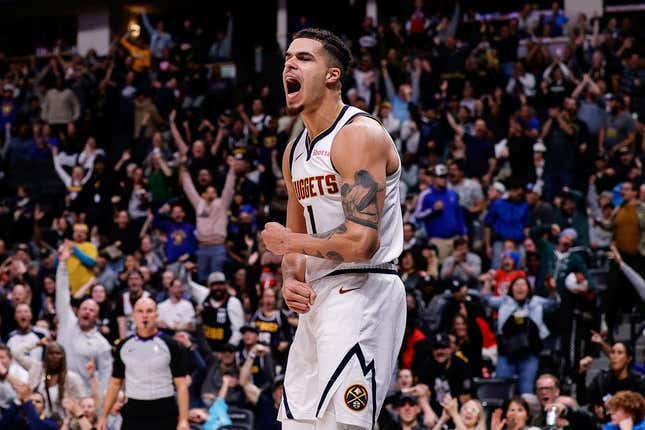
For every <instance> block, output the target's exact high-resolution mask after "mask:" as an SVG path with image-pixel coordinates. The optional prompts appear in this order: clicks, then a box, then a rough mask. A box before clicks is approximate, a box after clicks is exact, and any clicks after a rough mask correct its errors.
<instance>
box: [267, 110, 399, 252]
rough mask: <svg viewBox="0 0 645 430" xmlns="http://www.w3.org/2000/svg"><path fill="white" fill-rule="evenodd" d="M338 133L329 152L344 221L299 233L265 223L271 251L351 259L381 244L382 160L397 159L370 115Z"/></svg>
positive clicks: (383, 182) (383, 186)
mask: <svg viewBox="0 0 645 430" xmlns="http://www.w3.org/2000/svg"><path fill="white" fill-rule="evenodd" d="M337 139H338V143H336V144H335V145H334V148H333V150H332V157H333V159H334V160H333V163H334V165H335V166H336V168H337V171H338V173H339V175H340V177H341V182H342V184H341V187H340V194H341V195H340V197H341V204H342V208H343V214H344V218H345V220H344V222H343V223H342V224H340V225H338V226H336V227H334V228H332V229H331V230H329V231H326V232H322V233H318V234H316V235H307V234H299V233H296V232H295V231H289V230H288V229H285V228H284V227H283V226H280V225H279V224H275V223H269V224H267V228H266V230H265V232H263V238H264V241H265V244H266V245H267V247H268V248H269V249H270V250H271V251H273V252H275V253H278V254H288V253H293V252H295V253H299V254H306V255H309V256H312V257H318V258H325V259H328V260H332V261H336V262H354V261H366V260H369V259H371V258H372V257H373V256H374V254H375V253H376V251H377V250H378V249H379V248H380V238H379V224H380V222H381V212H382V210H383V205H384V200H385V182H386V170H387V164H388V162H389V160H391V159H392V158H395V159H396V154H395V153H393V152H392V151H393V146H392V142H391V139H390V138H389V136H387V133H386V132H385V131H384V130H383V128H382V127H380V126H378V125H377V124H376V123H374V122H373V121H369V120H366V122H363V123H361V124H355V123H352V124H350V125H347V126H345V127H343V130H342V131H341V133H339V135H338V137H337ZM356 154H360V156H357V155H356ZM392 154H394V156H392ZM395 161H398V160H395ZM290 200H291V196H290ZM303 218H304V217H303Z"/></svg>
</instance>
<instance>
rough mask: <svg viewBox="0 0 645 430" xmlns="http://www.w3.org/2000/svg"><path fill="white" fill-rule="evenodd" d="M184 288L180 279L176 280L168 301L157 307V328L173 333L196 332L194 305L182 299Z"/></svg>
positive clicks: (169, 292)
mask: <svg viewBox="0 0 645 430" xmlns="http://www.w3.org/2000/svg"><path fill="white" fill-rule="evenodd" d="M183 294H184V286H183V285H182V282H181V280H180V279H175V280H173V281H172V283H171V284H170V288H168V299H166V300H164V301H163V302H161V303H159V306H158V307H157V314H158V315H159V318H158V319H157V327H159V328H160V329H169V330H173V331H189V332H192V331H194V330H195V309H194V308H193V305H192V303H190V302H189V301H188V300H186V299H182V296H183Z"/></svg>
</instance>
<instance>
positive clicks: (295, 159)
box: [293, 152, 304, 161]
mask: <svg viewBox="0 0 645 430" xmlns="http://www.w3.org/2000/svg"><path fill="white" fill-rule="evenodd" d="M303 154H304V152H301V153H300V155H298V156H297V157H296V158H295V159H294V160H293V161H296V160H297V159H298V158H300V157H302V155H303Z"/></svg>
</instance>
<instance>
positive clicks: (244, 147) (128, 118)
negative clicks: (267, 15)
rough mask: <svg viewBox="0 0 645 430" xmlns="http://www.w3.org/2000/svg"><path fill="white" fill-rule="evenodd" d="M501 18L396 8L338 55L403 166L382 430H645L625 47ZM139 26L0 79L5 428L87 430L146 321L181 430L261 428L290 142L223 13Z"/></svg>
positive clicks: (599, 32)
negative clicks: (398, 281)
mask: <svg viewBox="0 0 645 430" xmlns="http://www.w3.org/2000/svg"><path fill="white" fill-rule="evenodd" d="M512 8H514V9H515V10H513V9H511V10H509V13H508V14H499V13H498V14H483V13H478V12H479V11H478V10H477V7H476V5H471V4H470V3H469V4H462V3H460V2H459V1H457V2H451V3H450V4H443V3H441V4H434V2H433V4H431V3H430V2H426V3H424V1H423V0H415V1H414V2H402V4H401V5H400V6H399V7H394V6H392V5H389V6H388V8H386V9H387V10H386V13H387V14H388V15H385V16H383V17H382V19H380V20H375V19H374V18H372V17H370V16H360V14H358V16H356V17H354V18H355V19H354V20H353V21H352V22H348V23H347V24H345V22H346V21H351V20H348V19H343V20H341V22H342V23H343V25H345V27H342V26H341V25H339V24H337V25H336V27H339V28H333V29H334V30H335V31H336V32H337V33H338V34H339V35H341V36H342V37H343V38H344V39H345V40H346V42H347V44H348V45H349V46H350V47H351V49H352V52H353V55H354V61H353V63H352V66H351V70H350V71H349V73H348V74H347V76H345V78H344V81H343V86H342V91H343V100H344V101H345V103H347V104H349V105H352V106H357V107H359V108H361V109H364V110H366V111H368V112H370V113H372V114H373V115H374V116H375V117H377V118H378V119H379V120H380V121H381V122H382V123H383V126H384V127H385V128H386V129H387V131H388V132H389V133H390V135H391V136H392V139H393V140H394V142H395V144H396V146H397V148H398V150H399V153H400V156H401V160H402V165H403V170H402V180H401V190H402V193H401V196H402V200H401V210H402V212H403V214H404V221H405V225H404V236H405V237H404V239H405V249H404V251H403V253H402V255H401V256H400V258H399V262H398V264H399V268H400V276H401V278H402V280H403V281H404V284H405V286H406V291H407V297H408V302H407V303H408V320H407V328H406V336H405V339H404V343H403V346H402V348H401V352H400V359H399V370H398V372H397V374H396V375H395V377H394V378H393V383H392V387H391V396H389V397H388V399H387V401H386V406H385V407H384V409H383V411H382V413H381V415H380V417H379V419H378V425H379V427H380V428H381V429H384V430H385V429H387V430H389V429H406V430H407V429H419V430H422V429H442V428H457V429H460V430H461V429H477V430H481V429H488V428H490V429H494V430H501V429H503V428H508V429H511V430H519V429H527V428H535V427H537V428H569V429H592V428H607V429H614V428H615V429H618V428H619V426H620V429H622V430H626V429H631V428H634V429H642V428H645V422H644V421H643V415H644V414H645V400H644V399H643V397H642V395H643V394H645V379H644V376H643V374H644V373H645V368H644V367H643V358H644V355H643V345H642V344H643V340H642V338H641V336H642V334H643V329H644V327H643V325H642V322H643V319H644V318H643V316H644V315H645V313H644V309H645V305H644V302H645V280H644V279H643V276H644V275H645V183H644V180H643V179H644V176H643V161H644V155H645V122H643V118H644V115H645V91H644V83H645V67H644V65H645V62H644V60H645V58H644V56H643V55H644V53H645V51H644V50H643V46H645V45H643V42H644V41H645V38H644V35H645V34H644V33H643V28H642V22H643V21H641V20H639V19H638V17H639V15H638V14H635V15H631V14H624V13H623V14H620V13H618V14H607V13H606V14H605V15H604V16H602V17H601V16H599V15H597V14H594V15H589V16H587V15H585V14H567V13H565V11H564V10H563V9H562V5H561V4H559V3H557V2H554V3H553V4H552V5H551V4H546V5H543V7H542V8H541V9H540V8H537V7H535V6H534V5H529V4H526V5H522V4H520V3H517V4H513V5H512ZM518 8H519V9H518ZM142 10H143V9H142ZM139 12H140V11H137V12H136V13H135V15H134V18H133V20H132V22H131V23H130V24H129V26H128V29H127V31H126V30H125V29H123V32H122V33H121V34H119V35H117V36H116V37H114V39H113V41H112V44H111V45H110V47H109V50H108V53H107V54H106V55H98V54H97V52H96V51H93V50H90V51H88V52H82V53H78V52H76V51H77V49H75V48H74V49H68V48H70V47H71V45H72V42H71V41H69V40H67V41H66V40H64V39H56V40H54V39H52V41H51V42H52V44H51V47H52V49H51V50H50V51H48V52H49V53H48V54H47V55H40V56H29V57H17V56H16V57H12V56H10V55H6V53H5V52H2V53H1V54H0V83H1V85H0V87H1V90H2V99H1V101H0V130H1V133H2V136H1V137H0V143H1V152H0V264H1V266H0V337H1V339H2V341H3V342H4V343H3V344H1V345H0V409H1V411H2V417H1V418H0V428H30V429H57V428H65V429H77V428H80V429H84V430H85V429H88V428H91V426H90V427H88V422H89V423H90V424H92V425H94V424H95V422H96V415H97V410H98V409H99V408H100V405H101V402H102V394H103V392H104V390H105V386H106V384H107V381H108V379H109V377H110V374H111V366H112V356H111V346H110V344H112V343H113V342H115V341H117V340H118V339H124V338H126V337H127V336H129V335H131V334H132V333H133V322H132V310H133V304H134V302H135V301H136V300H137V299H138V298H140V297H142V296H149V297H152V298H154V299H155V301H156V302H157V303H158V314H159V320H158V325H159V328H160V329H162V330H163V331H165V332H167V333H169V334H171V335H173V336H174V338H175V340H176V341H177V342H179V343H180V344H181V345H182V346H183V347H185V348H186V349H187V350H188V351H189V356H190V362H189V369H190V378H189V381H190V394H191V397H190V401H191V408H192V409H191V412H190V419H191V425H193V426H194V428H196V429H198V428H205V429H212V428H220V427H221V426H226V425H228V426H229V427H228V428H247V429H258V430H265V429H277V428H280V424H279V423H277V422H276V421H275V417H276V414H277V407H278V406H279V403H280V399H281V390H282V383H281V381H282V379H281V375H282V372H283V370H284V366H285V363H286V359H287V355H288V351H289V346H290V342H291V340H292V338H293V334H294V332H295V329H296V327H297V325H298V315H297V314H295V313H292V312H290V311H289V310H288V309H287V308H286V307H285V306H284V305H283V304H282V300H281V294H280V288H281V282H282V280H281V273H280V261H281V258H280V256H276V255H273V254H271V253H270V252H268V251H266V250H265V248H264V247H263V244H262V242H261V241H260V240H259V236H258V232H259V231H260V230H261V229H262V226H263V225H264V223H265V222H267V221H277V222H281V223H284V221H285V211H286V202H287V189H286V185H285V182H284V179H283V178H282V173H281V168H280V165H281V160H282V156H283V152H284V148H285V146H286V145H287V143H288V142H289V141H290V140H291V139H293V138H294V137H295V136H296V135H297V134H298V133H299V132H300V131H301V130H302V127H303V125H302V122H301V120H300V119H299V118H298V117H291V116H289V115H287V114H286V112H285V109H284V99H283V97H284V94H283V90H282V84H281V77H280V67H281V66H280V65H281V61H282V60H281V58H280V56H281V55H282V54H281V53H280V51H279V46H278V44H277V43H274V42H273V41H270V42H268V43H267V46H271V47H272V48H271V49H273V50H275V51H276V52H277V54H276V55H275V56H274V57H275V58H273V59H271V58H272V57H271V56H270V55H268V54H267V52H266V51H269V49H266V50H265V52H263V51H262V49H259V50H258V49H257V47H256V48H255V49H253V48H252V47H251V48H250V47H248V46H246V44H244V43H243V41H244V38H245V34H246V33H250V32H252V31H253V30H252V28H240V27H239V22H238V18H240V17H239V16H238V15H239V13H237V12H236V13H231V12H222V13H221V14H218V15H217V16H216V17H214V18H213V24H209V21H208V19H207V20H204V19H203V18H197V17H191V16H182V17H180V19H178V17H176V16H169V15H164V14H163V13H158V14H150V15H148V14H146V13H145V12H143V13H139ZM336 13H338V14H342V13H343V11H342V10H336ZM345 18H346V17H345ZM272 19H273V18H272ZM170 23H173V24H174V25H170ZM318 24H321V23H320V22H317V20H316V16H315V15H314V16H307V15H301V16H298V17H297V18H296V19H293V20H292V22H290V24H289V32H290V34H292V33H293V32H295V31H298V30H300V29H302V28H306V27H309V26H312V25H318ZM332 27H333V26H332ZM274 45H275V47H273V46H274ZM249 58H252V60H249ZM276 65H277V66H276ZM63 244H66V246H69V247H71V249H72V250H73V252H72V256H71V257H70V258H69V259H67V260H66V261H60V259H59V255H58V249H59V247H60V246H61V245H63ZM61 264H65V265H66V268H67V275H66V276H62V275H61V273H60V269H59V267H60V266H61ZM88 298H89V299H91V300H87V299H88ZM125 402H127V399H126V398H120V399H119V402H117V405H116V406H115V407H114V409H113V410H112V411H111V412H110V421H109V426H110V427H109V428H111V429H118V428H119V426H120V412H119V410H120V407H122V406H123V404H124V403H125ZM498 408H499V409H498ZM79 414H82V415H84V416H85V417H87V418H88V420H82V421H80V420H78V419H76V417H77V416H79ZM549 414H551V415H549ZM547 421H548V422H547ZM630 423H631V424H630ZM629 425H631V427H629ZM231 426H232V427H231ZM235 426H238V427H235ZM532 426H534V427H532Z"/></svg>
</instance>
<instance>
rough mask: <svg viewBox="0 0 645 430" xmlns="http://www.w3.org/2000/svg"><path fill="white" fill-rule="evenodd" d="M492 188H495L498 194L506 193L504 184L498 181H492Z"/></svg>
mask: <svg viewBox="0 0 645 430" xmlns="http://www.w3.org/2000/svg"><path fill="white" fill-rule="evenodd" d="M493 188H495V189H496V190H497V191H498V192H499V193H500V194H504V193H506V185H504V184H502V183H501V182H499V181H495V182H494V183H493Z"/></svg>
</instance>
